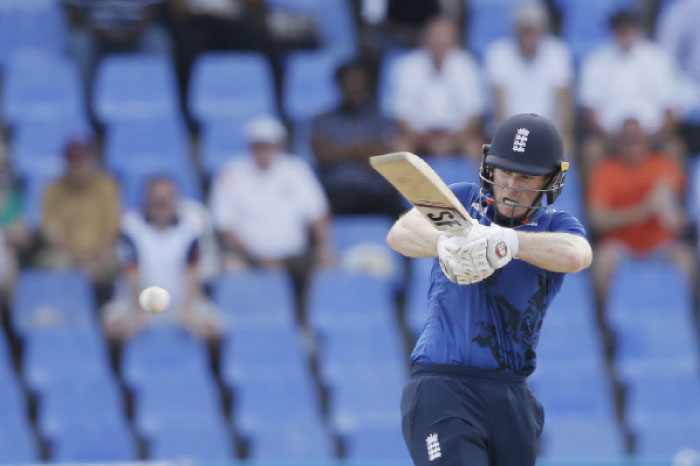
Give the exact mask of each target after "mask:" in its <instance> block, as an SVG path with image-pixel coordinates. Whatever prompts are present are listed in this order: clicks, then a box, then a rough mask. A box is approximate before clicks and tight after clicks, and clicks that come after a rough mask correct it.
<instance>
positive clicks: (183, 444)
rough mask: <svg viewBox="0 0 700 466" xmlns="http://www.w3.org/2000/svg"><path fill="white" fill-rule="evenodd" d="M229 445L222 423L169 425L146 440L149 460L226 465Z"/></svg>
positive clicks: (230, 453) (230, 447) (230, 444)
mask: <svg viewBox="0 0 700 466" xmlns="http://www.w3.org/2000/svg"><path fill="white" fill-rule="evenodd" d="M232 452H233V449H232V443H231V439H230V437H229V432H228V430H227V428H226V425H225V424H223V423H222V422H208V423H191V422H181V423H170V424H168V425H164V426H163V428H162V429H160V430H158V431H157V432H155V433H154V434H153V435H151V436H150V437H149V439H148V453H149V454H148V458H149V459H150V460H177V459H184V458H186V459H189V460H197V461H207V462H223V461H230V460H231V458H232Z"/></svg>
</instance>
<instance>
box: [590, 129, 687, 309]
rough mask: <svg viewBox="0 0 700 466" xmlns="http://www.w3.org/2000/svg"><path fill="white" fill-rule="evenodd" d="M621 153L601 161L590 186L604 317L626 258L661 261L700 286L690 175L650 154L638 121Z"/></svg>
mask: <svg viewBox="0 0 700 466" xmlns="http://www.w3.org/2000/svg"><path fill="white" fill-rule="evenodd" d="M615 142H616V151H615V153H614V155H612V156H610V157H609V158H606V159H603V160H600V161H598V162H597V163H596V164H595V166H594V167H593V170H592V172H591V176H590V180H589V183H588V204H589V219H590V224H591V227H592V230H593V232H594V234H595V235H596V237H597V244H596V247H595V254H594V256H595V258H596V259H595V261H593V268H592V271H593V276H594V283H595V289H596V298H597V302H598V309H599V311H600V313H601V315H603V312H604V299H605V296H606V295H607V288H608V283H609V281H610V278H611V276H612V274H613V272H614V270H615V268H616V266H617V265H618V264H619V263H620V261H621V260H622V258H623V257H624V256H625V255H632V256H635V257H650V256H662V257H665V258H668V259H669V260H671V261H673V262H674V263H675V264H676V265H677V266H678V267H679V268H680V269H681V270H682V271H683V272H684V273H685V274H686V276H687V277H688V280H689V283H696V279H697V278H696V277H697V271H696V264H695V261H696V255H695V252H694V250H693V248H692V246H690V245H689V244H688V243H686V242H685V241H684V240H683V236H682V235H683V233H684V229H685V227H686V225H687V223H686V218H685V215H684V212H683V209H682V205H681V199H682V197H683V192H684V183H685V175H684V173H683V169H682V166H681V165H680V163H679V162H678V160H677V159H675V158H673V157H669V156H668V155H666V154H664V153H659V152H654V151H653V150H652V149H651V138H650V136H649V135H648V134H647V133H645V132H644V130H643V128H642V126H641V125H640V123H639V122H638V121H637V120H634V119H630V120H627V121H625V123H624V124H623V125H622V128H621V129H620V131H619V133H618V134H616V138H615Z"/></svg>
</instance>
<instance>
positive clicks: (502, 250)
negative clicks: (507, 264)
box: [496, 241, 508, 259]
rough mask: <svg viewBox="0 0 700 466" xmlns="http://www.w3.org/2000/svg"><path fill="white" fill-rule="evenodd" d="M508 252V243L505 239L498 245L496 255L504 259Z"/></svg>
mask: <svg viewBox="0 0 700 466" xmlns="http://www.w3.org/2000/svg"><path fill="white" fill-rule="evenodd" d="M506 254H508V245H506V242H505V241H501V242H499V243H498V244H497V245H496V255H497V256H498V258H499V259H503V258H504V257H505V256H506Z"/></svg>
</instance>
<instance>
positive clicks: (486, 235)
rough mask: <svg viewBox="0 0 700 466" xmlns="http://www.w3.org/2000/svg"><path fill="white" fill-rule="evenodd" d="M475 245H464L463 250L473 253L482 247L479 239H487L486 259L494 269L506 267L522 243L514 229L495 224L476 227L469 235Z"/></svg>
mask: <svg viewBox="0 0 700 466" xmlns="http://www.w3.org/2000/svg"><path fill="white" fill-rule="evenodd" d="M467 238H468V239H471V240H472V243H473V244H469V245H464V246H463V250H465V251H471V249H478V248H480V247H482V245H481V243H477V242H476V240H477V239H486V258H487V259H488V262H489V265H490V266H491V267H492V268H494V269H500V268H501V267H504V266H505V265H506V264H508V262H510V261H511V260H513V257H514V256H515V255H516V254H517V253H518V249H519V247H520V242H519V241H518V235H517V233H516V232H515V230H513V229H512V228H503V227H500V226H498V225H496V224H495V223H492V224H491V225H490V226H488V227H487V226H484V225H474V226H473V227H472V228H471V229H470V231H469V235H467Z"/></svg>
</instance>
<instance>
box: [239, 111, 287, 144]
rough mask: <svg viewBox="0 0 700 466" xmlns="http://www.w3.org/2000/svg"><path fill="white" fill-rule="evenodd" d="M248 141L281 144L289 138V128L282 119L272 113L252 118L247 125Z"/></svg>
mask: <svg viewBox="0 0 700 466" xmlns="http://www.w3.org/2000/svg"><path fill="white" fill-rule="evenodd" d="M245 135H246V138H247V139H248V142H251V143H253V142H261V143H267V144H281V143H283V142H284V141H285V139H286V138H287V130H286V129H285V127H284V125H283V124H282V122H281V121H279V120H278V119H277V118H275V117H273V116H271V115H263V116H259V117H256V118H254V119H252V120H251V121H250V122H249V123H248V124H247V125H246V127H245Z"/></svg>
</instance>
